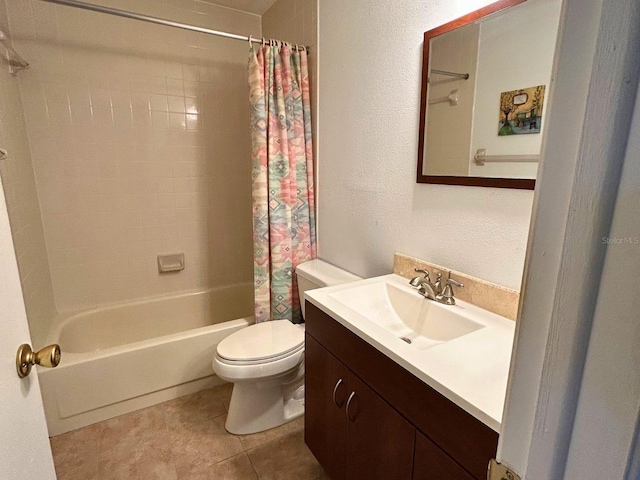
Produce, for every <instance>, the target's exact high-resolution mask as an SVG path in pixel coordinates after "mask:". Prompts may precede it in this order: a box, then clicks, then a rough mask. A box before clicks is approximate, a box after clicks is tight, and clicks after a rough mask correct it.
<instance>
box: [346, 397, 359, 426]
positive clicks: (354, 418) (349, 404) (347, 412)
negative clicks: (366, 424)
mask: <svg viewBox="0 0 640 480" xmlns="http://www.w3.org/2000/svg"><path fill="white" fill-rule="evenodd" d="M355 396H356V392H351V395H349V398H348V399H347V408H346V409H345V413H346V414H347V418H348V419H349V420H351V421H352V422H355V421H356V417H355V416H353V417H352V416H351V415H350V414H349V407H350V406H351V401H352V400H353V399H354V398H355Z"/></svg>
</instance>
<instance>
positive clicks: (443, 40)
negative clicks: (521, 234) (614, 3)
mask: <svg viewBox="0 0 640 480" xmlns="http://www.w3.org/2000/svg"><path fill="white" fill-rule="evenodd" d="M561 4H562V1H561V0H499V1H497V2H495V3H492V4H490V5H488V6H486V7H484V8H481V9H479V10H476V11H475V12H472V13H470V14H468V15H465V16H463V17H460V18H458V19H456V20H453V21H451V22H449V23H446V24H444V25H442V26H440V27H437V28H434V29H432V30H429V31H427V32H425V34H424V47H423V66H422V70H423V71H422V97H421V108H420V136H419V149H418V172H417V173H418V175H417V181H418V183H437V184H446V185H471V186H485V187H499V188H520V189H530V190H532V189H533V188H534V186H535V178H536V174H537V170H538V159H539V156H540V150H541V143H542V132H543V131H544V128H545V120H546V118H545V115H546V112H547V110H548V107H549V105H548V98H547V96H548V93H549V83H550V81H551V72H552V68H553V58H554V52H555V45H556V37H557V33H558V24H559V20H560V9H561Z"/></svg>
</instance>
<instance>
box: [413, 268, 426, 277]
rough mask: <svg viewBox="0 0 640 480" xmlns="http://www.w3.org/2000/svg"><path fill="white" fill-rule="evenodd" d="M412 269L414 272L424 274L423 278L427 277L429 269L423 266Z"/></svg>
mask: <svg viewBox="0 0 640 480" xmlns="http://www.w3.org/2000/svg"><path fill="white" fill-rule="evenodd" d="M413 271H414V272H416V273H422V274H424V278H429V270H427V269H425V268H414V269H413Z"/></svg>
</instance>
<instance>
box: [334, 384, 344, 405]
mask: <svg viewBox="0 0 640 480" xmlns="http://www.w3.org/2000/svg"><path fill="white" fill-rule="evenodd" d="M340 385H342V379H340V380H338V381H337V382H336V386H335V387H333V403H335V404H336V405H337V406H338V408H342V405H343V404H344V402H339V401H338V399H337V398H336V394H337V393H338V387H340Z"/></svg>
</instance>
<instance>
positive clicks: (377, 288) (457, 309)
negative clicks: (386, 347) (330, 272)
mask: <svg viewBox="0 0 640 480" xmlns="http://www.w3.org/2000/svg"><path fill="white" fill-rule="evenodd" d="M328 295H329V297H331V298H333V299H334V300H336V301H338V302H340V303H342V304H343V305H344V306H346V307H348V308H349V309H351V310H353V311H355V312H357V313H358V314H360V315H361V316H363V317H365V318H366V319H367V320H369V321H371V322H373V323H375V324H376V325H378V326H380V327H382V328H383V329H385V330H387V331H388V332H390V333H391V334H393V335H394V336H396V337H398V338H400V339H401V340H403V341H404V342H406V343H408V344H410V345H412V346H413V347H415V348H418V349H422V350H424V349H428V348H431V347H434V346H436V345H440V344H442V343H445V342H449V341H451V340H454V339H456V338H459V337H462V336H463V335H467V334H469V333H471V332H475V331H476V330H479V329H481V328H484V325H482V324H480V323H478V322H475V321H473V320H472V319H471V318H469V316H470V314H469V313H468V312H467V309H466V308H465V306H463V305H460V304H456V305H443V304H440V303H437V302H435V301H432V300H427V299H425V298H424V297H422V296H421V295H419V294H418V293H417V292H416V291H413V290H412V289H411V288H409V287H404V286H400V285H394V284H393V283H389V282H386V281H384V280H381V281H379V282H374V283H367V284H364V285H359V286H354V287H351V288H344V289H340V290H338V291H335V292H331V293H329V294H328Z"/></svg>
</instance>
